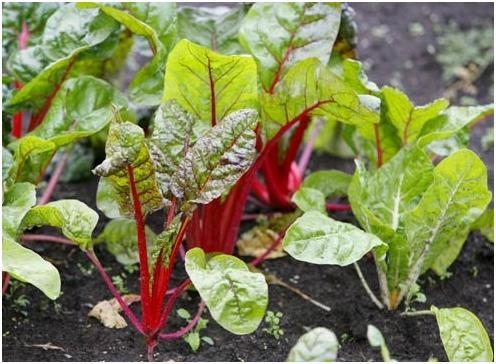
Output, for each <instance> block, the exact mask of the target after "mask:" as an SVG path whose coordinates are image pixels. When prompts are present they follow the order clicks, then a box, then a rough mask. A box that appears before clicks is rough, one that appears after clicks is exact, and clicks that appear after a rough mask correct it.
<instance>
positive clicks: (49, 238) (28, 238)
mask: <svg viewBox="0 0 496 364" xmlns="http://www.w3.org/2000/svg"><path fill="white" fill-rule="evenodd" d="M21 240H24V241H51V242H53V243H60V244H65V245H72V246H75V245H76V244H75V243H73V242H72V241H71V240H69V239H66V238H62V237H60V236H51V235H42V234H24V235H23V236H22V237H21Z"/></svg>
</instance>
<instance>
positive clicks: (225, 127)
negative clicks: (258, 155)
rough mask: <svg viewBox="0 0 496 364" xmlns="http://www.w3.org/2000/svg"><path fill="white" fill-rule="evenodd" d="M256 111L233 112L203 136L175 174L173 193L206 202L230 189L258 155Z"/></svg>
mask: <svg viewBox="0 0 496 364" xmlns="http://www.w3.org/2000/svg"><path fill="white" fill-rule="evenodd" d="M256 122H257V113H256V111H255V110H251V109H245V110H240V111H236V112H233V113H231V114H229V115H228V116H227V117H226V118H225V119H223V120H222V121H221V122H220V123H219V124H217V125H216V126H214V127H213V128H212V129H210V130H209V131H208V132H207V133H205V134H204V135H203V136H201V137H200V138H199V139H198V140H197V142H196V144H195V145H194V146H193V147H192V148H191V149H189V150H188V152H187V153H186V156H185V157H184V159H183V160H182V161H181V163H180V164H179V166H178V168H177V171H176V173H175V174H174V175H173V176H172V192H173V194H174V195H175V196H176V197H179V198H184V200H185V201H189V202H193V203H201V204H206V203H208V202H210V201H212V200H214V199H216V198H217V197H220V196H221V195H222V194H224V193H225V192H227V191H228V190H229V189H230V188H231V187H232V186H233V185H234V183H236V181H237V180H238V179H239V178H240V177H241V175H242V174H243V173H244V172H246V170H247V169H248V168H249V167H250V165H251V163H252V161H253V159H254V157H255V132H254V128H255V125H256Z"/></svg>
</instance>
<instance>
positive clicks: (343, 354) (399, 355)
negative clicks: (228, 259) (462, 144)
mask: <svg viewBox="0 0 496 364" xmlns="http://www.w3.org/2000/svg"><path fill="white" fill-rule="evenodd" d="M353 7H354V8H355V10H356V12H357V23H358V24H359V26H360V36H361V38H362V39H368V45H367V43H365V44H364V43H363V41H361V42H360V44H359V51H360V58H361V59H362V60H367V59H371V60H374V63H373V64H372V65H371V67H370V69H369V70H368V75H369V78H370V79H371V80H373V81H374V82H376V83H377V84H378V85H382V84H387V83H390V81H391V78H392V77H393V75H394V74H395V72H397V73H398V75H399V77H401V78H400V80H401V84H402V87H403V88H404V89H405V90H406V91H407V93H408V94H409V95H411V97H412V99H413V100H415V101H416V102H418V103H419V104H422V103H425V102H428V101H430V100H432V99H434V98H437V97H441V96H442V92H443V90H444V87H445V85H443V84H442V82H441V78H440V74H441V68H440V66H439V65H438V64H437V63H436V62H435V61H434V59H433V57H432V56H431V55H430V54H428V53H427V52H426V46H427V45H428V44H431V43H432V44H434V42H435V39H434V38H435V35H434V33H433V32H432V31H431V25H432V24H430V23H431V21H432V20H430V19H432V18H433V17H432V14H436V15H437V21H438V22H439V23H441V24H446V23H447V21H448V20H449V19H454V20H456V21H457V22H458V23H460V24H461V25H462V26H464V27H467V26H469V25H473V24H479V23H484V24H492V21H493V20H492V14H493V4H489V3H487V4H474V3H471V4H461V3H457V4H364V3H361V4H358V3H357V4H353ZM434 18H435V17H434ZM411 22H421V23H422V24H423V25H424V28H425V34H424V35H423V36H421V37H417V38H415V39H412V37H411V35H410V34H409V32H408V24H409V23H411ZM381 24H387V25H388V27H389V29H391V31H390V33H388V34H390V36H391V37H392V38H393V41H392V43H391V44H388V43H387V42H386V41H385V40H384V39H382V40H380V39H377V38H374V37H373V36H371V35H370V34H371V29H373V28H374V27H377V26H378V25H381ZM365 45H367V46H365ZM408 59H410V60H412V61H413V68H412V69H409V70H405V69H404V68H402V67H403V65H404V62H405V61H406V60H408ZM487 73H488V74H487V75H485V76H484V77H483V78H482V79H481V80H480V81H479V83H480V85H479V83H478V84H477V85H479V86H480V90H481V92H480V93H479V95H477V98H478V101H479V102H481V103H483V102H491V101H492V100H491V99H492V95H488V93H486V92H485V91H484V92H483V90H486V91H487V90H488V89H491V88H492V84H491V80H492V69H491V70H489V71H488V72H487ZM396 79H398V77H396ZM484 130H485V127H484V126H481V127H477V128H475V129H474V133H475V134H476V135H475V137H474V138H473V140H472V145H473V148H474V149H476V150H477V151H478V152H480V154H481V155H482V156H483V158H484V160H485V161H486V163H487V164H488V167H489V168H490V175H491V181H492V175H493V167H492V166H493V156H492V153H493V151H492V149H491V150H490V151H488V152H483V151H482V150H481V147H480V143H479V137H480V135H482V134H483V133H484ZM310 167H311V169H312V170H316V169H323V168H338V169H343V170H348V171H350V170H352V168H353V165H352V163H351V162H350V161H348V160H340V159H337V158H329V157H327V156H316V157H315V158H314V159H313V160H312V162H311V166H310ZM95 189H96V180H94V179H93V180H91V181H89V182H86V183H81V184H66V185H64V184H62V185H60V186H59V188H58V190H57V193H56V195H55V196H54V199H61V198H75V197H77V198H78V199H81V200H82V201H83V202H86V203H87V204H89V205H90V206H92V205H93V199H94V196H95ZM337 218H339V219H342V220H347V221H352V216H351V215H348V214H340V215H339V216H337ZM103 223H104V220H103V219H101V220H100V225H99V226H98V231H99V230H100V229H101V228H102V226H103ZM30 247H31V248H33V249H34V250H36V251H38V252H39V253H40V254H42V255H43V256H45V257H47V258H48V259H49V260H51V261H52V262H53V263H54V264H55V265H56V266H57V268H58V269H59V270H60V273H61V276H62V291H63V295H62V296H61V297H60V298H59V299H58V300H57V301H55V302H52V301H50V300H48V299H47V298H46V297H45V296H43V295H42V294H41V293H40V292H39V291H38V290H36V289H35V288H33V287H31V286H29V285H24V286H20V287H19V288H17V289H16V290H15V291H14V293H13V294H12V295H11V296H9V297H6V298H4V299H3V302H2V318H3V320H2V331H3V343H2V349H3V354H2V360H3V361H102V360H103V361H124V362H128V361H141V360H144V359H145V358H144V351H145V344H144V342H143V339H142V338H141V337H140V336H139V334H137V332H136V331H134V329H133V328H132V327H128V328H126V329H122V330H115V329H107V328H105V327H103V326H102V325H101V324H100V323H99V322H97V321H96V320H94V319H90V318H88V317H87V313H88V312H89V310H90V309H91V307H92V306H94V305H95V304H96V303H97V302H99V301H101V300H104V299H109V298H111V297H110V293H109V292H108V291H107V290H106V287H105V285H104V284H103V282H102V280H101V279H100V277H99V275H98V274H97V273H96V272H95V271H93V272H92V273H90V274H89V275H85V273H84V270H85V269H87V268H89V267H90V264H89V262H88V261H87V260H86V258H85V256H84V254H83V253H81V252H80V251H79V250H77V249H74V248H71V247H67V246H60V245H56V244H50V243H41V242H40V243H33V244H30ZM96 250H97V254H98V256H99V257H101V260H102V261H103V263H104V265H105V266H106V267H109V268H110V271H109V274H110V275H115V274H118V273H119V272H121V271H122V268H121V267H120V266H119V264H118V263H116V262H115V260H114V259H113V257H112V256H111V255H109V254H108V253H107V252H106V250H105V249H104V248H103V247H97V248H96ZM360 266H361V268H362V270H363V272H364V274H365V276H366V277H367V279H368V281H369V284H370V285H371V286H372V289H373V290H374V291H377V280H376V273H375V268H374V264H373V262H372V261H371V260H370V259H367V258H365V259H363V260H362V261H361V262H360ZM261 268H262V269H264V270H265V271H267V272H269V273H272V274H275V275H276V276H277V277H279V278H281V279H282V280H283V281H284V282H286V283H289V284H291V285H293V286H294V287H297V288H299V289H301V290H302V291H304V292H305V293H307V294H308V295H310V296H311V297H313V298H314V299H316V300H317V301H320V302H322V303H324V304H326V305H328V306H330V307H331V311H330V312H326V311H324V310H322V309H321V308H319V307H317V306H315V305H313V304H312V303H310V302H308V301H306V300H303V299H302V298H301V297H299V296H297V295H295V294H294V293H292V292H291V291H289V290H287V289H286V288H283V287H280V286H275V285H270V287H269V296H270V300H269V301H270V303H269V308H268V309H269V310H272V311H275V312H278V311H279V312H282V313H283V315H284V316H283V317H282V321H281V328H282V329H283V330H284V335H283V337H282V338H280V339H279V340H276V339H275V338H274V337H272V336H270V335H269V334H267V333H266V332H264V331H263V328H265V327H266V326H265V324H262V325H261V327H260V328H259V329H258V330H257V331H256V332H255V333H254V334H252V335H246V336H235V335H232V334H229V333H228V332H226V331H225V330H224V329H222V328H221V327H220V326H219V325H217V324H216V323H215V322H214V321H213V320H210V322H209V325H208V328H207V329H206V330H204V331H203V332H202V333H203V335H207V336H210V337H211V338H212V339H213V340H214V343H215V344H214V346H209V345H208V344H205V343H202V346H201V347H200V349H199V352H198V353H197V354H193V353H192V352H191V350H190V349H189V347H188V345H187V344H186V343H185V342H183V341H182V340H177V341H171V342H163V343H160V344H159V346H158V347H157V350H156V360H159V361H168V360H174V361H284V360H285V358H286V356H287V353H288V351H289V349H290V347H291V346H292V345H293V344H294V343H295V342H296V340H297V338H298V337H299V336H301V335H302V334H304V333H305V332H306V331H307V330H308V329H309V328H313V327H316V326H323V327H327V328H329V329H332V330H333V331H334V332H335V333H336V335H337V336H338V338H339V341H340V344H341V348H340V350H339V355H338V358H339V360H342V361H368V360H375V361H378V360H381V357H380V355H379V353H378V351H377V350H375V349H373V348H371V347H370V346H369V344H368V342H367V339H366V335H365V334H366V328H367V324H373V325H375V326H377V327H378V328H379V329H380V330H381V331H382V333H383V334H384V337H385V338H386V341H387V343H388V346H389V349H390V351H391V355H392V357H393V358H395V359H397V360H402V361H426V360H427V359H428V358H429V357H431V356H433V357H436V358H437V359H438V360H442V361H446V360H447V358H446V355H445V353H444V350H443V347H442V343H441V341H440V338H439V333H438V329H437V325H436V322H435V319H434V318H433V317H430V316H429V317H402V316H400V315H399V312H384V311H379V310H378V309H377V308H376V307H375V306H374V305H373V303H372V302H371V301H370V299H369V298H368V296H367V295H366V293H365V291H364V289H363V287H362V286H361V284H360V282H359V280H358V278H357V276H356V273H355V271H354V269H353V267H346V268H339V267H330V266H329V267H327V266H316V265H311V264H306V263H302V262H298V261H295V260H293V259H291V258H289V257H286V258H282V259H278V260H273V261H267V262H265V263H264V264H263V265H262V266H261ZM450 272H451V273H452V275H451V276H450V277H449V278H446V279H444V280H441V279H439V278H438V277H436V276H434V275H430V274H428V275H426V276H424V277H422V282H421V283H422V287H423V290H424V293H425V294H426V296H427V302H426V303H424V304H414V305H413V307H415V308H417V309H428V308H429V307H430V305H435V306H437V307H455V306H462V307H465V308H467V309H469V310H471V311H472V312H474V313H476V314H477V315H478V317H479V318H480V319H481V321H482V323H483V325H484V326H485V328H486V329H487V330H488V332H489V333H490V334H491V339H493V335H492V333H493V328H494V311H493V310H494V287H493V282H494V248H493V245H492V244H489V243H488V242H487V241H486V240H485V239H484V238H483V237H481V236H480V235H478V234H472V235H471V236H470V238H469V241H468V242H467V243H466V245H465V247H464V249H463V252H462V254H461V255H460V257H459V259H458V260H457V262H456V263H455V264H454V265H453V266H452V267H451V268H450ZM183 276H184V273H183V272H182V271H181V269H178V270H177V272H176V273H175V275H174V278H175V279H177V281H179V279H180V278H182V277H183ZM137 281H138V279H137V274H136V273H133V274H129V275H128V278H127V280H126V286H127V288H128V290H129V291H130V292H138V287H137ZM21 295H25V296H26V297H27V298H28V300H29V302H30V303H29V304H28V305H27V307H25V308H23V307H21V305H16V304H14V299H15V298H19V297H20V296H21ZM198 301H199V298H198V296H197V294H196V293H194V292H189V293H188V294H186V295H184V296H183V297H181V299H180V300H178V302H177V305H176V307H177V308H179V307H184V308H186V309H188V310H189V311H190V312H193V310H196V306H197V303H198ZM22 311H24V313H22ZM205 317H207V318H208V314H207V315H205ZM182 325H184V321H181V320H180V319H179V318H178V317H177V316H175V315H172V316H171V319H170V325H169V326H168V328H167V331H173V330H174V329H177V328H178V327H180V326H182ZM48 343H50V344H51V345H53V346H57V347H60V348H62V349H63V350H57V349H48V350H45V349H43V348H41V347H39V346H35V345H40V344H48Z"/></svg>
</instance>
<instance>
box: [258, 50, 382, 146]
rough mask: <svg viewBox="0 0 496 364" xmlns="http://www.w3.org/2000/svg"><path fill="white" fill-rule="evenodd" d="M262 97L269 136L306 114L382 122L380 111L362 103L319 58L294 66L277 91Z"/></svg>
mask: <svg viewBox="0 0 496 364" xmlns="http://www.w3.org/2000/svg"><path fill="white" fill-rule="evenodd" d="M261 100H262V102H261V104H262V121H263V122H264V129H265V134H266V138H267V139H270V138H272V137H273V136H274V135H275V134H276V133H277V132H278V131H279V129H280V127H281V125H284V124H286V123H288V122H290V121H292V120H295V119H296V118H297V117H301V115H304V114H307V115H310V116H321V117H323V118H325V119H327V120H331V121H340V122H343V123H346V124H356V125H359V124H366V123H376V122H378V121H379V117H378V115H377V113H375V112H373V111H370V110H369V109H368V108H367V107H365V106H364V105H362V103H361V101H360V99H359V97H358V95H357V94H356V93H355V92H354V91H353V89H352V88H351V87H349V86H348V85H347V84H346V83H345V82H344V81H343V80H342V79H341V78H339V77H338V76H337V75H335V74H334V73H332V72H331V71H329V69H328V68H327V67H325V66H324V65H323V64H322V63H321V62H320V61H319V60H318V59H316V58H310V59H306V60H304V61H301V62H299V63H297V64H296V65H295V66H293V67H292V68H291V69H290V70H289V71H288V72H287V74H286V75H285V76H284V78H283V79H282V80H281V81H280V82H279V83H278V85H277V87H276V88H275V92H274V94H263V95H262V99H261Z"/></svg>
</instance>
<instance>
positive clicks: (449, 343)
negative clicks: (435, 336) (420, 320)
mask: <svg viewBox="0 0 496 364" xmlns="http://www.w3.org/2000/svg"><path fill="white" fill-rule="evenodd" d="M431 311H433V312H434V313H435V314H436V320H437V324H438V326H439V334H440V335H441V340H442V341H443V345H444V350H445V351H446V354H447V355H448V359H449V360H450V361H453V362H465V361H471V362H475V361H482V362H491V361H493V359H494V358H493V350H492V348H491V341H490V339H489V336H488V334H487V332H486V330H485V329H484V326H483V325H482V323H481V322H480V320H479V319H478V318H477V316H475V315H474V314H473V313H472V312H470V311H468V310H466V309H465V308H462V307H454V308H440V309H438V308H436V307H434V306H432V307H431Z"/></svg>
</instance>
